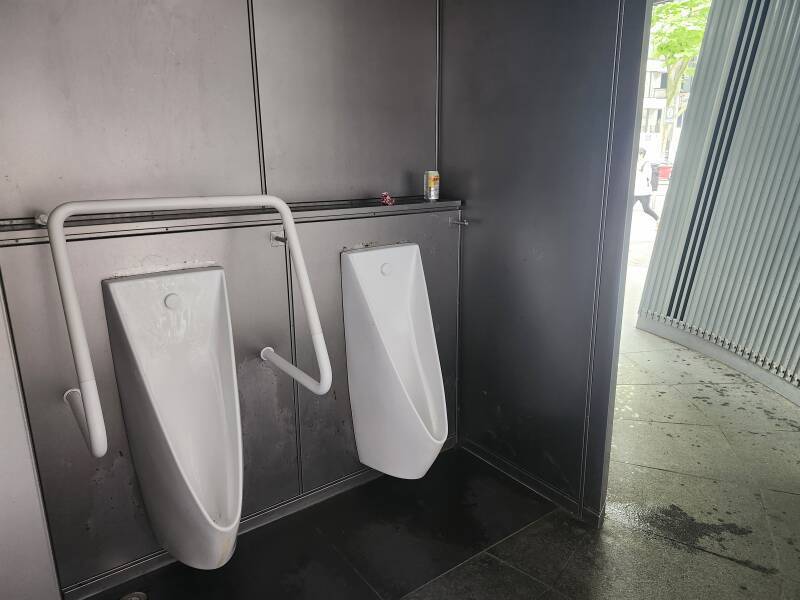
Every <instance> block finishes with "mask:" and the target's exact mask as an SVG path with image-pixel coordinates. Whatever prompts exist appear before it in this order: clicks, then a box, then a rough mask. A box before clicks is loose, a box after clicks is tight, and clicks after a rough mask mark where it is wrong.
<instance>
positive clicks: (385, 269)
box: [381, 263, 392, 275]
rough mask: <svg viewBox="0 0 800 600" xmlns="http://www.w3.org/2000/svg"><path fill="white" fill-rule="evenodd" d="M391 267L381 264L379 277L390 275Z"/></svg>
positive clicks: (388, 264) (387, 264)
mask: <svg viewBox="0 0 800 600" xmlns="http://www.w3.org/2000/svg"><path fill="white" fill-rule="evenodd" d="M391 274H392V265H391V264H390V263H383V264H382V265H381V275H391Z"/></svg>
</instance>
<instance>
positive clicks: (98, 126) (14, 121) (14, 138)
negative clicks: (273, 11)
mask: <svg viewBox="0 0 800 600" xmlns="http://www.w3.org/2000/svg"><path fill="white" fill-rule="evenodd" d="M0 81H2V82H3V85H2V86H0V131H1V132H2V135H0V165H2V170H1V171H0V218H9V217H28V216H31V215H32V214H35V212H36V211H43V210H46V209H51V208H53V207H54V206H55V205H56V204H58V203H59V202H63V201H65V200H74V199H95V198H116V197H125V198H131V197H145V196H191V195H214V194H223V193H224V194H237V193H239V194H244V193H257V192H259V190H260V178H259V166H258V150H257V141H258V140H257V136H256V129H255V105H254V99H253V81H252V71H251V66H250V45H249V37H248V23H247V6H246V2H245V0H236V1H228V0H209V1H205V2H193V1H192V0H174V1H171V2H148V1H143V0H137V1H133V2H125V1H120V0H114V1H109V2H106V1H100V0H33V1H27V0H9V1H4V2H0Z"/></svg>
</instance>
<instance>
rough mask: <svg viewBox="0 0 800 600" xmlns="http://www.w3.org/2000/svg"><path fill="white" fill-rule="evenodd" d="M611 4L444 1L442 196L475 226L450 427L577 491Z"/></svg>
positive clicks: (609, 0)
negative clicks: (459, 380)
mask: <svg viewBox="0 0 800 600" xmlns="http://www.w3.org/2000/svg"><path fill="white" fill-rule="evenodd" d="M642 1H643V0H642ZM619 8H620V6H619V5H618V2H617V1H616V0H603V1H599V2H598V1H590V0H571V1H569V2H562V1H556V0H548V1H544V2H526V1H522V0H516V1H510V2H502V3H494V2H481V1H479V0H445V1H444V4H443V15H442V22H443V39H442V48H443V50H442V51H443V56H442V61H443V62H442V64H443V80H442V109H441V110H442V115H441V122H442V132H441V157H440V158H441V161H440V165H441V167H440V170H441V173H442V183H443V195H445V197H447V196H451V197H459V198H462V199H464V200H465V202H466V203H465V216H466V217H467V218H468V219H469V220H470V221H471V222H472V223H473V225H472V226H471V227H470V228H469V229H468V230H467V232H466V234H465V240H464V263H463V278H464V281H463V289H464V291H463V303H462V305H463V310H462V323H463V332H462V339H463V349H462V352H463V359H462V360H463V365H462V369H463V373H464V376H463V384H462V388H461V394H462V396H461V411H462V420H461V423H462V431H461V434H462V437H463V438H466V439H469V440H470V441H472V442H474V443H477V444H478V445H480V446H481V447H483V448H485V449H486V450H488V451H490V452H491V453H493V454H495V455H497V456H500V457H502V458H503V459H506V460H508V461H510V462H511V463H512V464H514V465H516V466H517V467H519V468H521V469H523V470H524V471H526V472H527V473H528V474H530V475H532V476H533V477H535V478H536V479H538V480H539V481H541V482H543V483H544V484H545V485H547V486H550V487H552V488H555V489H556V490H558V491H559V492H560V493H561V494H563V495H564V496H567V497H570V498H573V499H577V498H578V497H579V495H580V491H581V477H582V457H583V453H582V450H583V445H584V437H583V436H584V432H585V428H584V423H585V418H586V408H587V386H588V379H589V366H590V356H591V345H590V342H591V336H592V330H593V319H594V317H595V314H596V313H595V292H596V283H597V280H596V278H597V274H598V271H597V269H598V257H599V249H600V236H601V230H602V229H601V228H602V223H603V218H604V215H603V211H604V198H605V196H604V193H605V186H606V181H607V174H606V168H607V162H606V161H607V158H608V146H607V145H608V142H609V117H610V109H611V106H612V93H613V83H614V74H615V72H614V67H615V54H616V44H617V20H618V14H619ZM634 35H635V34H634ZM489 82H491V83H489ZM489 349H490V350H489ZM487 351H490V352H491V355H490V356H491V360H487ZM598 351H599V352H610V351H611V346H610V345H609V346H608V347H606V346H603V347H602V348H598ZM607 375H608V374H607V373H605V376H607ZM598 401H601V402H608V398H607V397H606V398H604V399H599V400H598Z"/></svg>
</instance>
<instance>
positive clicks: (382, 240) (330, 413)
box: [294, 211, 459, 490]
mask: <svg viewBox="0 0 800 600" xmlns="http://www.w3.org/2000/svg"><path fill="white" fill-rule="evenodd" d="M457 216H458V212H456V211H453V212H441V213H429V214H418V215H402V216H395V217H381V218H376V219H353V220H348V221H327V222H319V223H304V224H301V225H299V226H298V233H299V235H300V239H301V241H302V243H303V256H304V258H305V259H306V264H307V266H308V273H309V277H310V278H311V285H312V286H313V288H314V298H315V300H316V303H317V308H318V310H319V313H320V320H321V322H322V328H323V331H324V333H325V341H326V343H327V345H328V351H329V353H330V357H331V365H332V367H333V386H332V387H331V391H330V392H329V393H328V394H326V395H325V396H315V395H313V394H311V393H310V392H308V391H307V390H305V389H304V388H300V394H299V401H298V402H299V411H300V448H301V461H302V465H303V488H304V490H311V489H314V488H316V487H319V486H321V485H324V484H326V483H330V482H331V481H334V480H336V479H338V478H340V477H342V476H344V475H347V474H349V473H352V472H353V471H356V470H358V469H359V468H362V467H361V465H360V463H359V462H358V457H357V453H356V446H355V438H354V437H353V421H352V416H351V414H350V394H349V392H348V387H347V357H346V354H345V341H344V320H343V319H344V318H343V315H342V281H341V265H340V253H341V251H342V250H345V249H349V248H357V247H362V246H364V245H367V244H369V245H386V244H395V243H399V242H415V243H417V244H419V248H420V252H421V253H422V267H423V269H424V271H425V280H426V283H427V285H428V297H429V299H430V304H431V313H432V314H433V323H434V329H435V331H436V343H437V345H438V348H439V360H440V361H441V366H442V375H443V378H444V387H445V394H446V396H447V409H448V411H447V412H448V414H447V418H448V422H449V426H450V430H449V434H450V435H451V436H452V435H455V433H456V416H455V407H456V387H457V386H456V368H457V357H458V336H457V330H458V253H459V232H458V227H454V226H451V225H450V224H449V222H448V219H449V218H450V217H453V218H455V217H457ZM294 302H295V308H294V312H295V315H296V321H297V322H296V326H295V328H296V332H297V361H298V364H299V365H300V368H302V369H304V370H307V371H308V372H309V373H316V372H317V371H316V369H317V367H316V360H315V358H314V351H313V347H312V345H311V341H310V339H309V335H308V326H307V324H306V322H305V319H304V317H303V314H304V312H303V304H302V300H301V298H300V296H299V294H294Z"/></svg>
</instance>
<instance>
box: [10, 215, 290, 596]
mask: <svg viewBox="0 0 800 600" xmlns="http://www.w3.org/2000/svg"><path fill="white" fill-rule="evenodd" d="M276 229H277V227H256V228H246V229H233V230H230V229H229V230H216V231H205V232H191V233H169V234H160V235H146V236H136V237H118V238H111V239H97V240H84V241H73V242H70V243H69V245H68V246H69V252H70V257H71V259H72V264H73V267H74V272H75V279H76V285H77V288H78V294H79V296H80V302H81V308H82V309H83V315H84V319H85V322H86V327H87V333H88V337H89V343H90V344H91V350H92V357H93V360H94V366H95V370H96V374H97V383H98V387H99V390H100V398H101V401H102V404H103V413H104V415H105V420H106V425H107V428H108V438H109V450H108V454H106V456H105V457H103V458H102V459H93V458H92V457H91V456H90V454H89V451H88V449H87V448H86V445H85V443H84V441H83V438H82V437H81V434H80V432H79V430H78V427H77V425H76V424H75V421H74V419H73V417H72V414H71V413H70V411H69V409H68V408H67V406H66V405H65V404H64V403H63V401H62V400H61V395H62V394H63V393H64V391H65V390H66V389H68V388H70V387H74V385H75V383H76V381H77V380H76V375H75V370H74V366H73V363H72V356H71V354H70V349H69V345H68V341H67V336H66V325H65V323H64V315H63V312H62V309H61V302H60V298H59V295H58V290H57V287H56V282H55V273H54V269H53V264H52V259H51V257H50V250H49V247H48V246H45V245H35V246H24V247H8V248H3V249H1V250H0V272H1V273H2V277H3V285H4V287H5V290H6V294H7V300H8V308H9V313H10V317H11V327H12V329H13V333H14V338H15V343H16V351H17V354H18V358H19V366H20V371H21V374H22V385H23V390H24V393H25V398H26V403H27V407H28V413H29V417H30V424H31V429H32V432H33V441H34V445H35V449H36V458H37V462H38V465H39V471H40V476H41V481H42V487H43V492H44V500H45V507H46V510H47V518H48V522H49V525H50V532H51V536H52V541H53V546H54V550H55V555H56V562H57V565H58V571H59V576H60V579H61V584H62V586H68V585H70V584H73V583H75V582H78V581H81V580H83V579H85V578H88V577H90V576H93V575H96V574H98V573H101V572H103V571H106V570H108V569H112V568H115V567H118V566H120V565H123V564H125V563H128V562H130V561H131V560H134V559H137V558H140V557H142V556H144V555H146V554H148V553H150V552H153V551H155V550H157V549H158V545H157V543H156V542H155V540H154V539H153V536H152V534H151V532H150V527H149V524H148V522H147V517H146V514H145V511H144V507H143V505H142V500H141V497H140V495H139V491H138V486H137V483H136V476H135V471H134V468H133V465H132V463H131V460H130V451H129V449H128V443H127V438H126V435H125V429H124V424H123V421H122V413H121V408H120V405H119V398H118V393H117V386H116V381H115V377H114V370H113V364H112V359H111V353H110V346H109V340H108V332H107V329H106V321H105V312H104V308H103V302H102V297H101V292H100V281H101V280H102V279H105V278H108V277H111V276H115V275H128V274H135V273H147V272H152V271H158V270H170V269H180V268H191V267H195V266H207V265H210V264H217V265H221V266H222V267H223V268H224V269H225V275H226V279H227V284H228V295H229V300H230V309H231V323H232V326H233V337H234V349H235V353H236V364H237V374H238V381H239V393H240V404H241V415H242V433H243V445H244V506H243V514H244V515H247V514H249V513H252V512H255V511H257V510H260V509H264V508H266V507H268V506H271V505H274V504H276V503H277V502H280V501H282V500H285V499H288V498H291V497H293V496H295V495H297V494H298V492H299V481H298V476H297V448H296V443H295V441H296V432H295V416H294V400H293V397H292V387H291V383H290V382H289V381H287V379H286V378H285V377H283V376H282V375H279V374H278V373H277V372H276V370H273V369H272V368H271V367H270V366H269V365H268V364H267V363H264V362H262V361H261V360H260V358H258V352H259V351H260V349H261V348H262V347H263V346H264V345H273V346H274V347H275V348H276V350H277V351H278V352H279V353H280V354H283V355H284V356H286V355H289V353H290V351H291V349H290V330H289V302H288V294H287V285H286V262H285V261H286V259H285V252H284V249H283V248H282V247H272V246H270V243H269V231H274V230H276ZM211 442H212V441H211V440H209V443H211Z"/></svg>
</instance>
